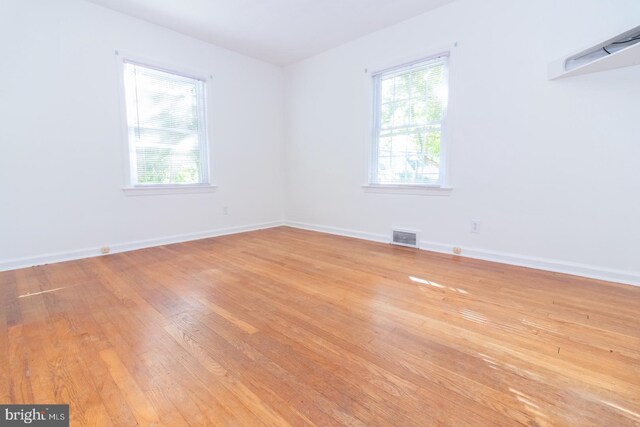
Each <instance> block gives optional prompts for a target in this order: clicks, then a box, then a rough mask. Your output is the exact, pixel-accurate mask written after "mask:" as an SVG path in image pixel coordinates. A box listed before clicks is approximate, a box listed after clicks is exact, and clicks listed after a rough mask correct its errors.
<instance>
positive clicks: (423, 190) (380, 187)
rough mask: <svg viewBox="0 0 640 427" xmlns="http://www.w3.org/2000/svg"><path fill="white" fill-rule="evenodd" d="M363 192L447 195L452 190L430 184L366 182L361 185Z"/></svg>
mask: <svg viewBox="0 0 640 427" xmlns="http://www.w3.org/2000/svg"><path fill="white" fill-rule="evenodd" d="M362 189H363V190H364V192H365V193H383V194H407V195H415V196H449V195H450V194H451V192H452V191H453V188H450V187H437V186H430V185H386V184H368V185H363V186H362Z"/></svg>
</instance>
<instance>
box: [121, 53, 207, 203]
mask: <svg viewBox="0 0 640 427" xmlns="http://www.w3.org/2000/svg"><path fill="white" fill-rule="evenodd" d="M115 56H116V60H117V70H118V76H119V79H118V82H119V85H118V86H119V87H118V92H119V96H120V120H121V123H122V139H123V146H124V161H125V167H124V168H123V170H124V185H123V188H122V190H123V192H124V193H125V195H127V196H147V195H165V194H192V193H211V192H215V191H216V189H217V185H215V184H213V181H212V173H211V166H210V164H211V158H210V153H211V151H210V150H211V142H210V141H209V133H208V129H209V122H210V120H209V114H208V108H207V106H208V104H209V101H210V100H209V90H208V88H207V86H208V84H207V83H208V80H210V79H212V78H213V76H212V75H211V74H209V73H204V72H202V71H195V70H193V69H186V68H184V67H182V66H175V65H171V64H167V63H165V62H163V61H158V60H155V59H150V58H146V57H143V56H140V55H135V54H131V53H126V52H123V51H121V50H115ZM127 63H129V64H135V65H140V66H142V67H146V68H151V69H154V70H158V71H163V72H166V73H170V74H173V75H175V76H179V77H184V78H187V79H190V80H199V81H201V82H202V94H201V96H199V100H200V99H201V100H202V102H201V103H199V104H200V105H199V112H198V113H199V116H200V117H201V118H202V126H200V127H199V132H198V140H199V143H200V179H201V181H202V182H201V183H197V184H134V177H135V176H136V173H137V171H136V167H137V164H136V163H135V160H136V153H135V146H134V145H133V144H131V143H130V141H129V125H128V123H127V105H126V94H125V84H124V71H125V68H124V67H125V64H127ZM207 76H208V78H207Z"/></svg>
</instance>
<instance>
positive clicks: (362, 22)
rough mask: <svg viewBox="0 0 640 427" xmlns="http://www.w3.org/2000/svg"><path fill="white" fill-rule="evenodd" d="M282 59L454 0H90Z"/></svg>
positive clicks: (327, 46)
mask: <svg viewBox="0 0 640 427" xmlns="http://www.w3.org/2000/svg"><path fill="white" fill-rule="evenodd" d="M89 1H91V2H92V3H96V4H99V5H102V6H105V7H107V8H110V9H113V10H116V11H118V12H122V13H125V14H127V15H131V16H134V17H136V18H140V19H144V20H146V21H149V22H152V23H154V24H158V25H161V26H163V27H166V28H170V29H172V30H175V31H178V32H180V33H183V34H186V35H189V36H192V37H195V38H198V39H200V40H204V41H207V42H210V43H213V44H216V45H218V46H222V47H225V48H227V49H231V50H234V51H236V52H240V53H243V54H245V55H249V56H252V57H255V58H258V59H262V60H265V61H268V62H271V63H273V64H277V65H286V64H290V63H293V62H296V61H299V60H301V59H304V58H307V57H309V56H313V55H315V54H317V53H320V52H323V51H325V50H327V49H331V48H333V47H336V46H339V45H340V44H342V43H345V42H348V41H350V40H353V39H356V38H358V37H360V36H363V35H365V34H367V33H370V32H373V31H376V30H379V29H381V28H384V27H387V26H389V25H393V24H395V23H398V22H400V21H404V20H405V19H408V18H411V17H412V16H415V15H418V14H421V13H424V12H427V11H429V10H431V9H435V8H436V7H439V6H442V5H443V4H446V3H450V2H452V1H453V0H89Z"/></svg>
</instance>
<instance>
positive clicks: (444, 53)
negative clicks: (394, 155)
mask: <svg viewBox="0 0 640 427" xmlns="http://www.w3.org/2000/svg"><path fill="white" fill-rule="evenodd" d="M454 46H455V45H454ZM440 57H446V58H447V62H446V72H445V84H446V87H447V97H446V98H445V105H444V108H443V116H442V122H441V128H440V132H441V134H440V176H439V181H438V182H437V183H433V184H413V183H407V184H381V183H377V182H374V179H373V178H374V175H375V174H376V172H377V168H378V144H379V133H380V129H379V126H380V119H379V114H380V112H379V101H380V100H379V96H380V84H379V82H380V79H379V78H378V77H379V76H382V75H384V74H388V73H392V72H396V71H399V70H401V69H403V68H408V67H411V66H412V65H416V64H419V63H422V62H427V61H431V60H434V59H437V58H440ZM396 64H397V65H393V66H386V67H380V68H378V71H375V72H373V73H371V74H370V75H369V76H368V82H369V83H368V88H369V93H370V97H369V98H368V99H369V102H370V104H369V105H370V106H371V107H372V108H371V111H372V114H371V139H370V143H369V147H370V155H369V168H368V176H367V184H366V185H363V186H362V188H363V190H364V191H365V192H366V193H387V194H406V195H432V196H448V195H449V194H450V193H451V191H452V188H451V186H450V181H449V144H448V140H449V138H448V130H447V128H448V126H447V125H448V110H449V102H448V101H449V94H450V93H451V80H450V68H451V51H450V50H448V49H443V50H438V53H436V54H430V55H425V56H422V57H420V58H419V59H413V60H409V61H404V62H400V63H396ZM365 72H366V70H365Z"/></svg>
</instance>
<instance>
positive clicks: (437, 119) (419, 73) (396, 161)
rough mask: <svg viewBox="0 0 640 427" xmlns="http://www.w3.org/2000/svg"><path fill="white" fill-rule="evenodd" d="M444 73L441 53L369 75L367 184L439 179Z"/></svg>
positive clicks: (424, 182) (433, 182)
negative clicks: (371, 95) (370, 107)
mask: <svg viewBox="0 0 640 427" xmlns="http://www.w3.org/2000/svg"><path fill="white" fill-rule="evenodd" d="M447 74H448V56H446V55H441V56H438V57H435V58H430V59H427V60H422V61H417V62H414V63H411V64H407V65H402V66H399V67H395V68H392V69H389V70H385V71H382V72H380V73H377V74H374V75H373V82H374V103H375V106H374V138H373V139H374V141H373V156H372V165H371V177H370V182H371V183H372V184H383V185H384V184H391V185H403V184H408V185H432V186H441V185H442V184H443V172H444V170H443V169H444V168H443V167H442V166H441V157H442V148H443V144H442V143H443V141H442V130H443V124H444V120H445V117H446V109H447V96H448V93H447V92H448V75H447Z"/></svg>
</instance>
